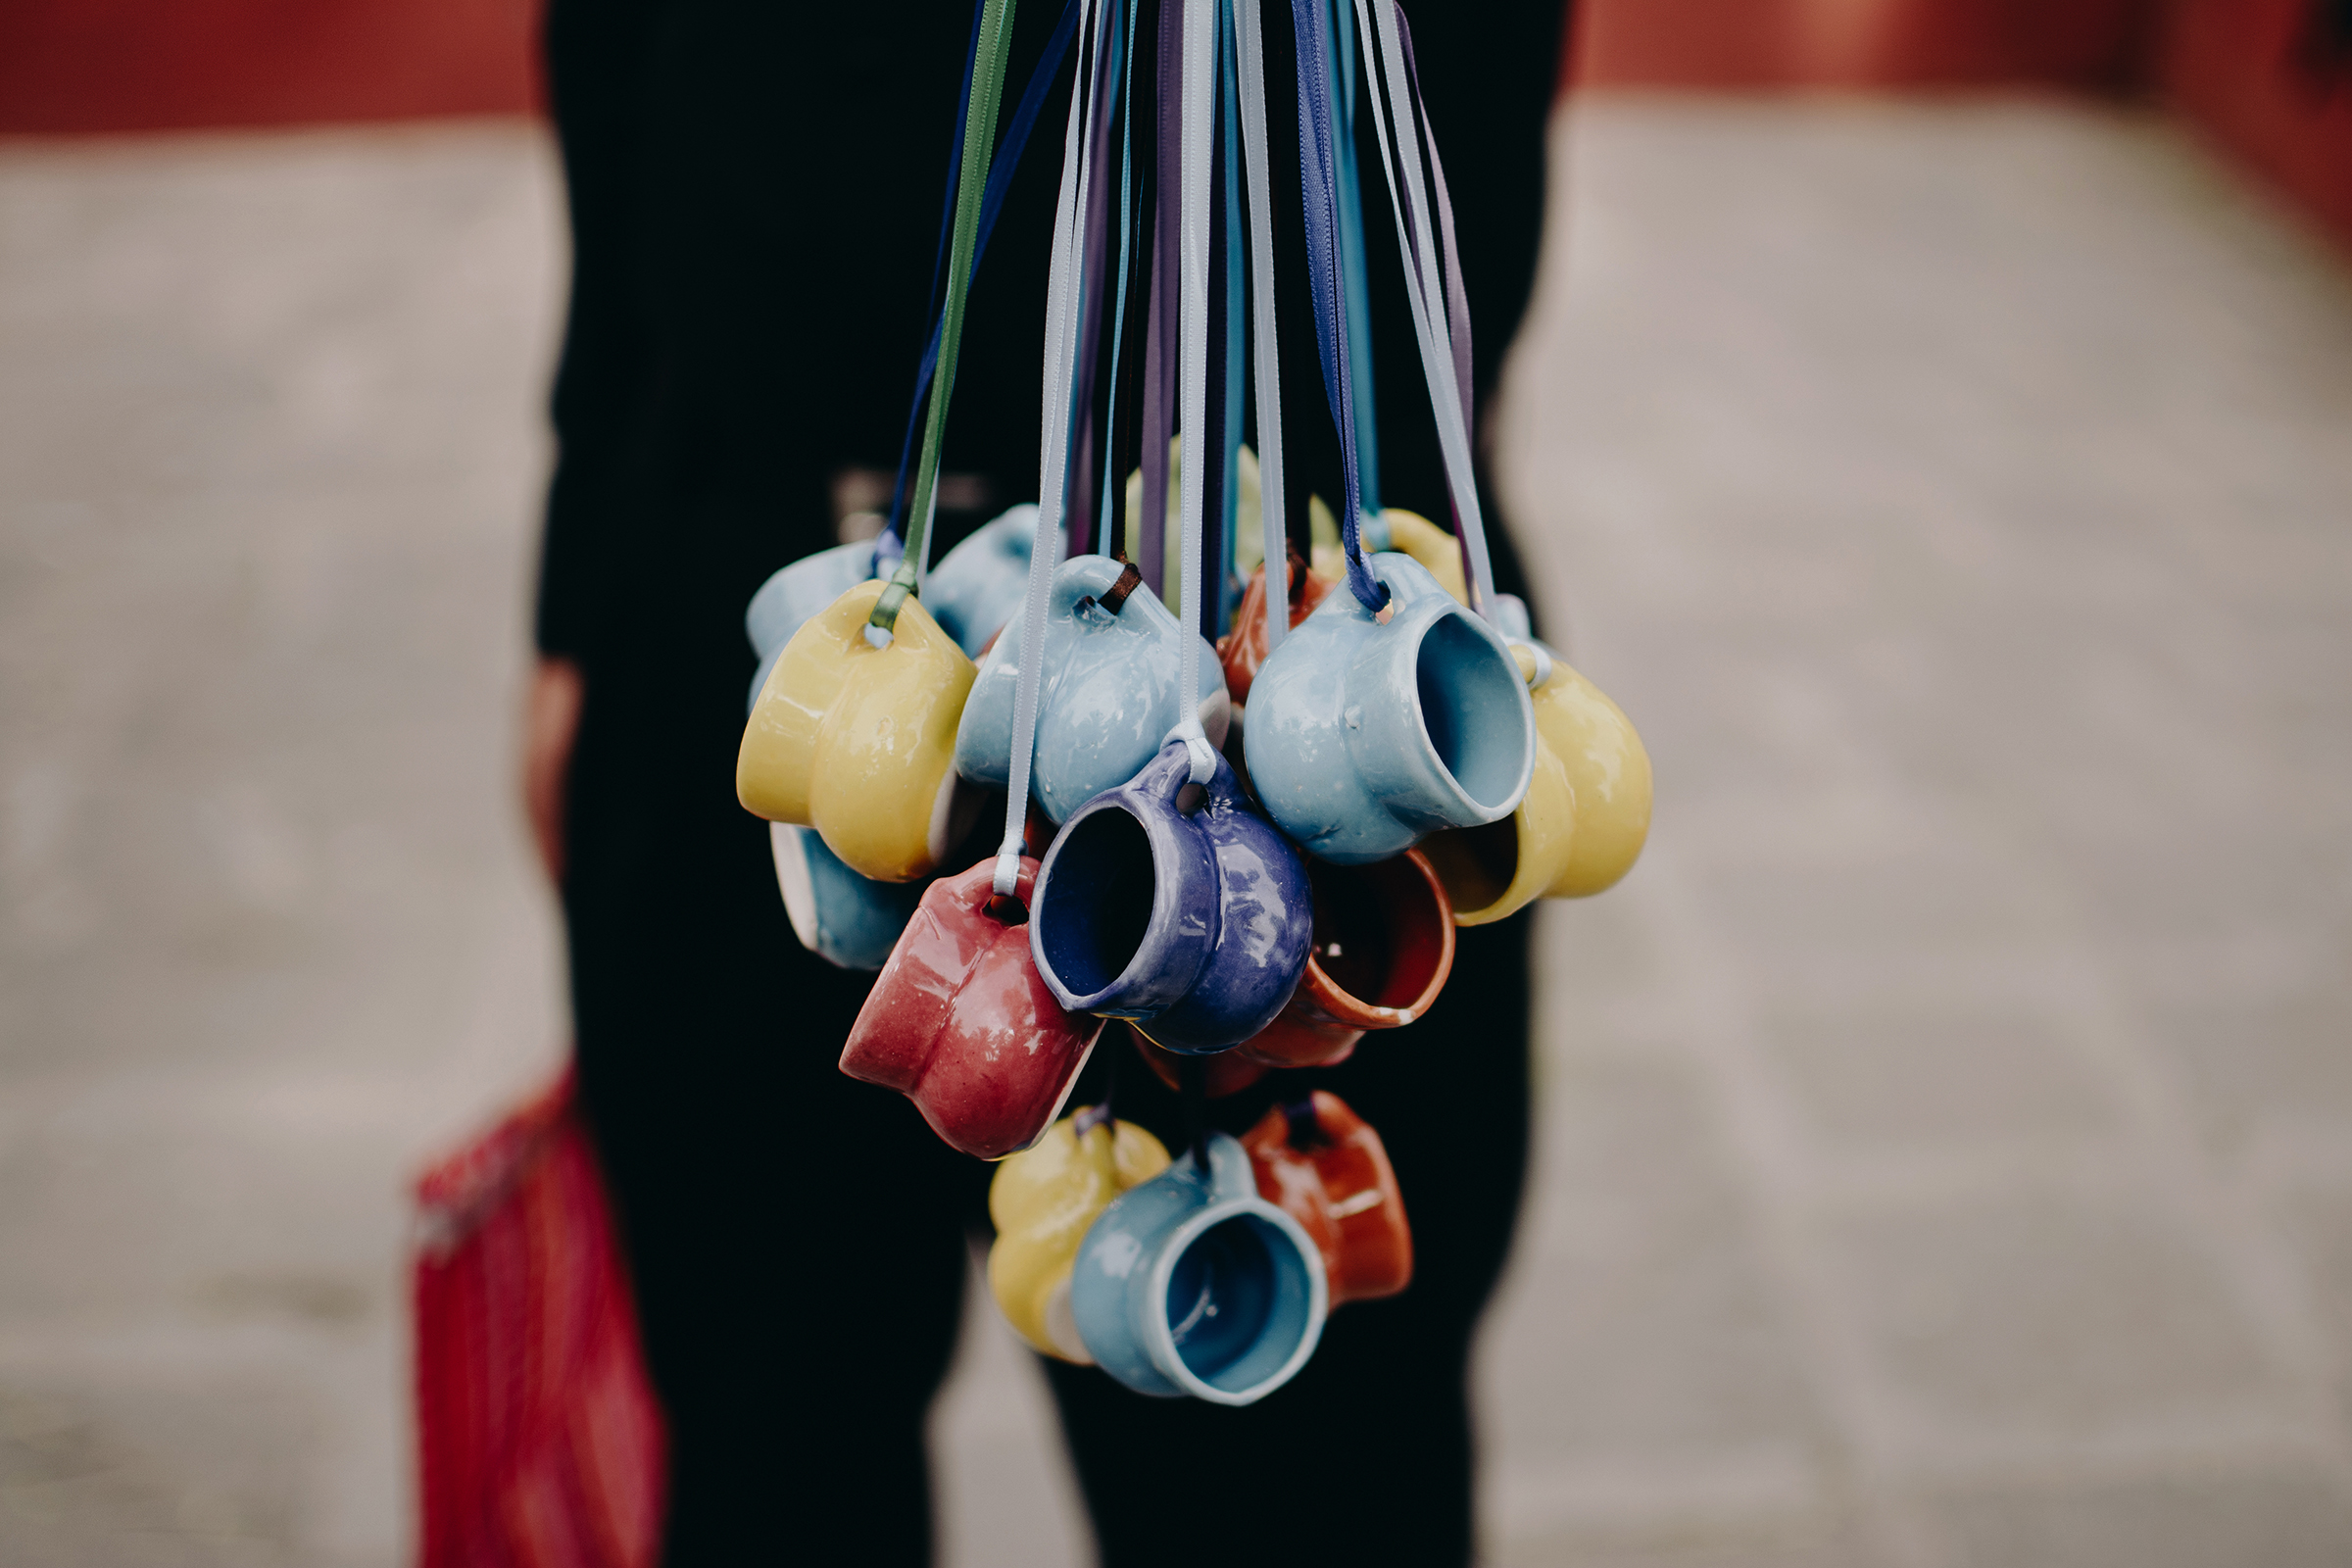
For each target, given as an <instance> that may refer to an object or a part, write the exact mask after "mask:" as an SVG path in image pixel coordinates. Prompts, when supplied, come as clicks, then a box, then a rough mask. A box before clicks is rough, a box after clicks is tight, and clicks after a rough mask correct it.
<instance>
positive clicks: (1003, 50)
mask: <svg viewBox="0 0 2352 1568" xmlns="http://www.w3.org/2000/svg"><path fill="white" fill-rule="evenodd" d="M1079 4H1080V5H1081V7H1083V6H1084V5H1085V0H1079ZM1012 9H1013V0H981V11H980V31H979V34H978V35H977V37H976V38H975V39H974V41H973V46H972V88H971V91H970V93H969V94H967V95H966V97H967V101H966V103H965V104H964V113H963V155H962V165H963V167H962V172H960V173H959V174H958V176H957V178H956V232H955V236H954V238H953V240H952V241H951V242H950V245H949V251H948V287H947V299H946V302H945V303H944V304H943V305H942V307H941V310H940V324H939V361H938V367H937V369H936V370H935V372H934V376H933V379H934V385H933V387H932V395H931V406H930V414H929V417H928V418H927V419H926V420H925V421H924V425H923V456H922V461H921V464H920V466H918V467H917V468H916V469H915V478H914V500H913V504H912V506H911V507H910V509H909V514H908V516H909V526H908V528H907V552H906V556H905V558H904V559H903V560H901V561H900V563H899V564H898V568H897V569H896V570H895V571H893V572H892V573H891V574H890V583H889V586H887V587H886V588H884V589H883V590H882V596H881V597H880V598H879V599H877V600H876V601H875V602H874V611H873V613H872V615H870V616H869V617H867V618H868V619H869V621H870V622H871V623H872V624H873V625H876V626H879V627H881V628H882V629H883V630H884V631H888V630H889V629H890V628H891V627H892V626H894V625H896V624H897V622H898V618H899V608H900V607H901V606H902V605H904V604H906V602H907V595H908V594H910V593H914V592H916V591H917V590H918V589H919V587H920V582H921V577H922V573H923V570H924V558H925V554H926V550H927V547H928V545H929V543H930V538H931V518H932V515H933V514H934V513H935V512H936V511H937V509H938V503H939V488H938V487H939V448H940V437H941V434H942V432H943V431H944V430H945V429H946V427H947V422H948V401H949V399H950V398H952V397H953V396H954V395H955V392H956V355H957V353H958V352H959V351H960V350H961V348H962V346H963V305H964V299H965V297H966V296H967V295H968V294H969V293H970V292H971V281H972V253H973V251H974V250H975V249H976V248H977V244H978V240H979V229H980V207H981V202H982V200H983V199H984V196H985V187H986V185H987V183H988V173H989V163H990V155H991V151H992V149H993V148H994V147H995V145H996V139H997V108H998V102H999V100H1000V99H1001V98H1002V97H1003V96H1004V91H1005V57H1006V55H1007V54H1009V53H1010V52H1011V48H1012ZM1071 112H1072V113H1073V114H1075V113H1076V112H1077V95H1076V94H1074V93H1073V94H1072V95H1071Z"/></svg>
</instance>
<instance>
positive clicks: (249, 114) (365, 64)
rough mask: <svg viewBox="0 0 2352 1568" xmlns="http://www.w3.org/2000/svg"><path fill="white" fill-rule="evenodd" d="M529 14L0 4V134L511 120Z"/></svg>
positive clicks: (524, 66)
mask: <svg viewBox="0 0 2352 1568" xmlns="http://www.w3.org/2000/svg"><path fill="white" fill-rule="evenodd" d="M777 3H779V4H782V3H791V0H777ZM538 14H539V4H538V0H0V131H15V132H71V131H122V130H166V129H180V128H186V127H194V126H213V125H283V124H295V123H306V122H322V121H355V120H406V119H412V118H417V117H421V116H433V115H480V114H515V113H519V112H522V111H525V110H528V109H529V108H531V107H532V105H533V104H534V102H535V101H536V98H537V91H538V89H537V68H536V66H535V64H534V55H533V47H534V33H535V29H536V27H537V18H538Z"/></svg>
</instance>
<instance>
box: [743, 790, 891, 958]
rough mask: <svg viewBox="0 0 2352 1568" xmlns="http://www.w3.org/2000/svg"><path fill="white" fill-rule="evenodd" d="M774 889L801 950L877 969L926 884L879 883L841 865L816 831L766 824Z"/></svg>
mask: <svg viewBox="0 0 2352 1568" xmlns="http://www.w3.org/2000/svg"><path fill="white" fill-rule="evenodd" d="M767 836H768V850H769V852H770V854H771V855H773V857H774V858H775V862H776V886H777V888H778V889H779V890H780V891H781V892H782V893H783V895H784V912H785V913H786V914H787V915H789V916H790V917H791V919H792V934H793V935H794V936H797V937H799V938H800V939H801V946H802V947H804V948H807V949H808V950H809V952H811V953H813V954H815V955H816V956H818V957H820V958H822V959H824V960H825V961H826V962H827V963H831V964H837V965H839V966H840V967H842V968H844V969H879V968H881V967H882V965H883V964H885V963H887V962H888V961H889V960H890V954H891V950H892V949H893V948H895V947H897V946H898V943H899V934H900V933H901V932H903V931H905V930H906V929H907V919H908V918H909V917H910V916H911V915H912V914H913V913H914V907H915V905H916V904H917V903H918V902H920V901H921V899H922V896H923V889H924V887H925V886H926V885H927V884H926V883H923V882H919V881H918V882H876V881H875V880H873V879H872V878H871V877H863V876H859V875H858V873H857V872H855V871H853V870H851V869H850V868H849V867H848V866H846V865H844V864H842V862H841V857H840V856H838V855H835V854H834V853H833V852H832V851H831V850H828V849H826V848H825V841H824V840H823V839H822V838H819V837H818V836H817V833H816V830H815V829H814V828H807V827H794V826H792V825H791V824H790V823H788V822H770V823H768V824H767Z"/></svg>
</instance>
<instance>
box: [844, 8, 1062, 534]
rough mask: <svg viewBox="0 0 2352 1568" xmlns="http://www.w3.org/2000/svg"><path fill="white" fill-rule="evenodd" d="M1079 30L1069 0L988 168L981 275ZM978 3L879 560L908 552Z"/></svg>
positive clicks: (976, 247)
mask: <svg viewBox="0 0 2352 1568" xmlns="http://www.w3.org/2000/svg"><path fill="white" fill-rule="evenodd" d="M1077 30H1078V0H1069V4H1067V5H1066V6H1064V7H1063V8H1062V12H1061V21H1060V22H1058V23H1056V24H1055V25H1054V36H1053V37H1052V38H1051V39H1049V40H1048V41H1047V43H1046V52H1045V55H1044V57H1043V58H1042V59H1040V60H1039V61H1038V63H1037V69H1036V70H1035V71H1033V72H1031V73H1029V86H1028V88H1027V90H1025V91H1024V92H1023V93H1022V94H1021V102H1020V107H1019V108H1018V109H1017V110H1015V111H1014V113H1013V117H1012V122H1011V123H1010V124H1008V125H1006V126H1005V143H1004V145H1003V146H1002V147H1000V148H998V149H997V156H996V160H995V162H994V163H993V164H992V165H991V166H990V168H989V172H988V190H987V192H986V193H985V194H984V195H983V196H982V197H981V200H980V233H979V237H978V239H977V240H976V241H975V242H974V243H973V246H972V275H973V276H974V277H975V278H976V277H978V276H979V275H980V259H981V258H982V257H984V256H986V255H987V254H988V240H989V236H990V235H991V234H994V233H995V232H996V230H997V215H998V214H999V213H1001V212H1002V211H1004V208H1005V191H1006V190H1008V189H1009V188H1010V187H1011V185H1012V176H1013V172H1014V171H1016V170H1018V169H1019V168H1020V165H1021V154H1022V153H1024V152H1025V151H1027V150H1028V146H1029V130H1030V127H1031V126H1032V125H1034V124H1036V123H1037V116H1038V111H1039V110H1040V109H1042V108H1044V107H1045V102H1046V93H1047V91H1048V90H1049V89H1051V88H1052V87H1053V85H1054V76H1055V74H1057V73H1059V72H1060V70H1061V62H1062V58H1063V57H1064V56H1065V55H1067V54H1068V53H1069V47H1070V39H1071V38H1072V37H1073V36H1074V35H1075V34H1076V32H1077ZM979 44H980V7H979V5H978V4H977V0H975V3H974V5H973V6H972V47H971V49H970V51H969V52H967V53H966V55H965V56H964V62H963V90H962V93H961V95H960V96H959V97H958V98H957V99H956V136H955V140H954V141H953V142H952V143H951V144H950V148H949V152H948V178H947V192H946V194H945V195H944V196H943V197H942V198H941V201H940V212H939V253H938V257H937V259H936V260H934V261H933V263H932V265H931V336H930V338H929V339H928V340H927V341H926V342H925V343H924V344H923V358H922V362H921V363H920V364H918V365H917V366H916V367H915V369H914V398H913V401H912V403H911V404H910V405H909V406H908V408H907V433H906V435H905V436H904V437H902V438H901V439H900V441H899V476H898V479H897V481H896V482H895V483H894V484H893V485H892V486H891V492H890V524H889V526H888V527H886V528H885V529H884V530H883V532H882V537H881V538H880V539H878V540H876V541H875V554H876V557H877V559H879V558H881V557H884V556H889V557H897V556H900V555H903V554H905V552H904V550H903V549H901V548H900V547H899V545H898V543H897V541H898V540H899V539H901V538H902V537H904V534H905V531H906V523H907V512H906V506H907V469H908V467H909V466H912V464H913V462H914V437H915V432H916V431H918V430H920V429H921V428H922V427H923V394H924V393H926V392H928V391H929V390H930V389H931V373H932V371H933V370H934V369H935V368H937V367H938V364H939V328H940V299H939V289H940V281H941V279H943V278H945V277H946V276H947V272H948V245H949V241H950V240H951V238H952V237H953V236H954V234H955V229H956V171H957V170H958V169H959V168H961V167H962V163H963V120H964V115H965V113H966V111H967V109H968V107H969V105H970V103H971V97H972V59H973V57H974V56H975V55H977V54H978V53H979Z"/></svg>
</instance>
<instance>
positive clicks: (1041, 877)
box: [1029, 764, 1175, 1023]
mask: <svg viewBox="0 0 2352 1568" xmlns="http://www.w3.org/2000/svg"><path fill="white" fill-rule="evenodd" d="M1147 765H1149V764H1147ZM1133 788H1134V781H1133V780H1130V781H1129V782H1127V783H1125V784H1122V785H1120V786H1119V787H1118V788H1117V789H1115V790H1104V791H1103V793H1102V794H1100V795H1098V796H1096V797H1095V798H1094V799H1093V800H1091V801H1088V802H1087V803H1086V804H1085V805H1084V806H1081V807H1079V808H1078V809H1076V810H1075V811H1072V812H1071V813H1070V814H1069V816H1068V817H1067V818H1065V819H1064V820H1063V822H1062V824H1061V831H1060V832H1058V833H1056V834H1054V842H1053V843H1052V844H1049V845H1048V846H1046V853H1045V854H1044V855H1043V856H1042V857H1040V858H1039V859H1038V862H1037V875H1036V877H1035V879H1034V880H1033V881H1032V882H1031V884H1030V888H1031V894H1030V901H1029V920H1030V924H1031V926H1032V927H1033V928H1034V927H1035V925H1036V923H1037V917H1038V914H1039V912H1040V910H1041V909H1042V908H1043V907H1044V905H1045V902H1046V895H1045V889H1046V885H1047V882H1048V881H1049V879H1050V878H1051V876H1052V872H1053V868H1054V865H1055V864H1056V863H1057V862H1058V859H1059V857H1060V855H1061V849H1062V846H1063V845H1064V844H1066V843H1068V842H1069V839H1070V833H1071V830H1072V829H1074V828H1076V827H1077V826H1078V825H1079V824H1080V823H1081V822H1084V821H1086V820H1087V819H1088V818H1090V817H1094V816H1099V815H1101V814H1102V813H1103V812H1105V811H1118V812H1121V813H1123V814H1124V815H1125V816H1126V817H1127V818H1128V819H1129V820H1130V821H1132V822H1134V823H1135V824H1136V825H1137V826H1138V827H1140V828H1142V829H1143V832H1144V839H1145V842H1146V843H1147V844H1149V845H1150V846H1151V847H1152V851H1153V852H1154V853H1153V857H1152V858H1153V862H1154V864H1153V875H1152V912H1151V914H1150V915H1149V916H1147V917H1146V919H1145V922H1144V941H1143V942H1139V943H1138V944H1137V945H1136V951H1135V952H1134V953H1132V954H1130V955H1129V956H1128V958H1127V961H1126V962H1125V963H1124V964H1122V965H1120V967H1119V972H1118V973H1117V974H1115V975H1112V976H1111V977H1110V979H1109V981H1108V982H1107V983H1105V984H1104V985H1103V986H1102V987H1101V988H1100V989H1099V990H1095V991H1090V992H1086V993H1084V994H1081V993H1079V992H1077V991H1073V990H1071V989H1070V986H1069V984H1068V982H1067V981H1065V980H1063V979H1062V977H1061V974H1060V971H1058V970H1057V969H1055V968H1054V962H1053V958H1052V956H1050V955H1048V954H1047V953H1046V952H1045V951H1044V948H1045V944H1044V942H1043V941H1032V942H1031V944H1030V946H1031V948H1032V950H1033V952H1032V954H1031V957H1032V959H1033V961H1035V963H1036V964H1037V971H1038V973H1039V974H1041V975H1043V976H1045V978H1046V983H1047V984H1048V985H1049V986H1051V987H1052V988H1053V989H1054V992H1055V993H1056V996H1057V997H1058V996H1059V995H1060V994H1063V993H1066V994H1067V995H1068V996H1069V997H1070V998H1071V1001H1070V1002H1068V1003H1067V1004H1065V1005H1066V1007H1067V1009H1068V1010H1069V1011H1072V1012H1093V1011H1094V1010H1095V1007H1094V1005H1095V1004H1096V1003H1098V1002H1101V1001H1102V1000H1103V998H1105V997H1107V996H1109V995H1111V994H1112V993H1113V992H1115V991H1117V990H1118V989H1119V987H1120V983H1121V982H1122V981H1124V980H1125V979H1126V978H1127V976H1128V974H1129V972H1130V971H1132V970H1133V969H1134V968H1135V966H1136V963H1137V961H1138V960H1139V959H1141V958H1142V956H1143V950H1144V944H1145V943H1148V942H1149V941H1150V940H1151V937H1152V929H1153V927H1155V926H1157V925H1158V924H1159V923H1160V916H1161V914H1162V913H1163V911H1165V910H1166V908H1167V907H1168V903H1169V900H1170V899H1171V898H1172V897H1173V895H1172V894H1171V893H1170V891H1169V882H1168V879H1167V878H1165V877H1162V876H1160V875H1158V874H1157V871H1158V865H1157V862H1158V858H1159V857H1158V854H1157V852H1158V851H1159V849H1160V848H1161V845H1160V836H1161V835H1163V834H1167V833H1170V832H1171V831H1172V830H1171V829H1169V828H1168V827H1167V825H1166V824H1165V823H1155V822H1154V821H1153V820H1152V818H1151V817H1150V816H1147V815H1146V814H1144V813H1143V812H1141V811H1138V810H1135V809H1133V808H1132V807H1131V806H1129V804H1128V802H1127V799H1126V797H1127V795H1128V793H1129V792H1130V791H1131V790H1132V789H1133ZM1173 847H1175V846H1171V848H1173ZM1169 1005H1170V1006H1173V1005H1174V1004H1173V1003H1171V1004H1169ZM1161 1010H1162V1011H1165V1010H1166V1009H1165V1008H1162V1009H1161ZM1154 1016H1156V1014H1154ZM1103 1017H1106V1018H1108V1017H1119V1018H1125V1019H1126V1020H1127V1021H1128V1022H1131V1023H1132V1022H1149V1021H1150V1020H1149V1019H1133V1018H1127V1015H1126V1014H1124V1013H1104V1014H1103Z"/></svg>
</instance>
